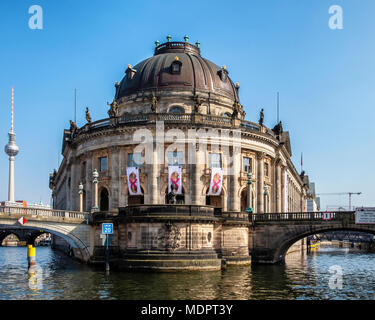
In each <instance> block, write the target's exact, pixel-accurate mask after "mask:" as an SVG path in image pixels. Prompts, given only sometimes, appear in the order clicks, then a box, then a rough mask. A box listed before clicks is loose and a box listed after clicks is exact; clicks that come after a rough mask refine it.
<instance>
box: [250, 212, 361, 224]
mask: <svg viewBox="0 0 375 320" xmlns="http://www.w3.org/2000/svg"><path fill="white" fill-rule="evenodd" d="M249 219H250V221H253V222H254V223H256V222H271V221H278V222H283V221H284V222H288V221H315V222H316V221H343V220H350V221H354V219H355V214H354V211H330V212H327V211H321V212H288V213H264V214H258V213H253V214H251V215H249Z"/></svg>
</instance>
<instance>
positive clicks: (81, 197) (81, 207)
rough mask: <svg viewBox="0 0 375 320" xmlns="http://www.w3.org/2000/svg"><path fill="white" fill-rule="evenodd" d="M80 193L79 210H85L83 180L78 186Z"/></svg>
mask: <svg viewBox="0 0 375 320" xmlns="http://www.w3.org/2000/svg"><path fill="white" fill-rule="evenodd" d="M78 193H79V212H83V184H82V182H81V183H80V184H79V186H78Z"/></svg>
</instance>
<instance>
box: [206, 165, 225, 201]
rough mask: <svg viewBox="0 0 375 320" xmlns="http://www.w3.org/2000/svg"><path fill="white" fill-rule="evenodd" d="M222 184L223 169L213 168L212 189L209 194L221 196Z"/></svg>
mask: <svg viewBox="0 0 375 320" xmlns="http://www.w3.org/2000/svg"><path fill="white" fill-rule="evenodd" d="M222 185H223V169H222V168H212V169H211V182H210V190H208V195H210V196H220V194H221V188H222Z"/></svg>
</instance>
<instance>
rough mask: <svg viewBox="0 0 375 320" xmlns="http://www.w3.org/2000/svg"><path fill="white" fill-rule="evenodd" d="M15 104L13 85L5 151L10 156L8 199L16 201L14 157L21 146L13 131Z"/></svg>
mask: <svg viewBox="0 0 375 320" xmlns="http://www.w3.org/2000/svg"><path fill="white" fill-rule="evenodd" d="M13 104H14V87H12V113H11V125H10V132H9V133H8V135H9V142H8V144H7V145H6V146H5V148H4V151H5V153H6V154H7V155H8V156H9V186H8V201H9V202H14V157H15V156H16V155H17V154H18V151H19V148H18V146H17V145H16V134H15V133H14V131H13Z"/></svg>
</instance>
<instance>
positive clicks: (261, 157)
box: [256, 152, 265, 213]
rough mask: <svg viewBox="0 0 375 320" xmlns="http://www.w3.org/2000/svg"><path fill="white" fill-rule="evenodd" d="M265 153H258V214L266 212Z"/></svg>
mask: <svg viewBox="0 0 375 320" xmlns="http://www.w3.org/2000/svg"><path fill="white" fill-rule="evenodd" d="M264 156H265V154H264V152H259V153H257V160H258V165H257V170H258V172H257V180H258V182H257V199H258V201H257V212H256V213H263V212H264V195H263V193H264Z"/></svg>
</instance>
